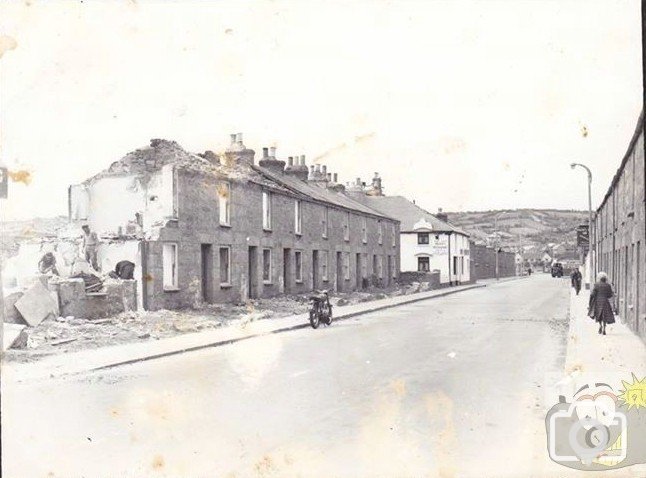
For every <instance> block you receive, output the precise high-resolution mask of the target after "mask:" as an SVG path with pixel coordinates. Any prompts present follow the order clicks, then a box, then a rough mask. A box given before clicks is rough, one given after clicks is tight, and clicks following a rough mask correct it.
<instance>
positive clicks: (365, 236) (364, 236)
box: [361, 217, 368, 244]
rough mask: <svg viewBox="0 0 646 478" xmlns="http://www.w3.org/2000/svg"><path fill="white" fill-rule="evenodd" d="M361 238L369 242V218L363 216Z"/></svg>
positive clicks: (364, 241)
mask: <svg viewBox="0 0 646 478" xmlns="http://www.w3.org/2000/svg"><path fill="white" fill-rule="evenodd" d="M361 240H362V241H363V243H364V244H366V243H367V242H368V220H367V219H366V218H365V217H363V218H361Z"/></svg>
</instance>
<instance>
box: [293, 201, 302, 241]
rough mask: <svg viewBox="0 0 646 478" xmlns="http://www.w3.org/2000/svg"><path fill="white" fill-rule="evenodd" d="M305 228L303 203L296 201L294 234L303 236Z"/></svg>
mask: <svg viewBox="0 0 646 478" xmlns="http://www.w3.org/2000/svg"><path fill="white" fill-rule="evenodd" d="M302 227H303V212H302V205H301V202H300V201H299V200H298V199H296V200H295V201H294V233H296V234H302Z"/></svg>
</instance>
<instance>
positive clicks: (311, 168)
mask: <svg viewBox="0 0 646 478" xmlns="http://www.w3.org/2000/svg"><path fill="white" fill-rule="evenodd" d="M310 171H312V173H313V172H314V165H313V164H312V165H311V166H310Z"/></svg>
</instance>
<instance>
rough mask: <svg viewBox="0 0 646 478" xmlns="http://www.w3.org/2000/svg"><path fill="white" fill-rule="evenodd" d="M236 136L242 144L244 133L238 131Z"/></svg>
mask: <svg viewBox="0 0 646 478" xmlns="http://www.w3.org/2000/svg"><path fill="white" fill-rule="evenodd" d="M236 137H237V140H238V144H240V145H241V144H242V133H238V134H237V135H236Z"/></svg>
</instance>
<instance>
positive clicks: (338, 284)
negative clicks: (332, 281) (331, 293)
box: [336, 252, 343, 292]
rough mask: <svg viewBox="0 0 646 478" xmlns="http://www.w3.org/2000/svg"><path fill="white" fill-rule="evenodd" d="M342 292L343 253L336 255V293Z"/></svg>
mask: <svg viewBox="0 0 646 478" xmlns="http://www.w3.org/2000/svg"><path fill="white" fill-rule="evenodd" d="M342 290H343V253H342V252H337V253H336V291H337V292H341V291H342Z"/></svg>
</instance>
